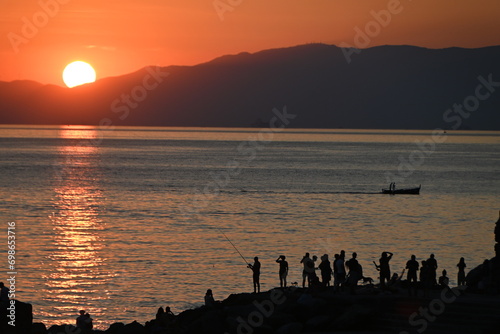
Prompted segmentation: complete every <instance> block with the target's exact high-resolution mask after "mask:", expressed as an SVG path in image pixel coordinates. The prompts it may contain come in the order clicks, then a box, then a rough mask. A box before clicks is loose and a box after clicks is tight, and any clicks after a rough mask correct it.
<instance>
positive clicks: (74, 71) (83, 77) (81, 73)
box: [62, 61, 96, 88]
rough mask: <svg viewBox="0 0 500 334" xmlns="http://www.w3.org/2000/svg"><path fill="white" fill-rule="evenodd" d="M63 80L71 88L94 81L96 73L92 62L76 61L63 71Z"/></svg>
mask: <svg viewBox="0 0 500 334" xmlns="http://www.w3.org/2000/svg"><path fill="white" fill-rule="evenodd" d="M62 76H63V80H64V83H65V84H66V86H68V87H69V88H71V87H75V86H79V85H83V84H86V83H90V82H94V81H95V78H96V75H95V71H94V69H93V68H92V66H90V64H88V63H86V62H84V61H74V62H72V63H71V64H68V65H67V66H66V67H65V68H64V71H63V75H62Z"/></svg>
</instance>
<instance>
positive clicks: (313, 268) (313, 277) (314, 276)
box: [309, 255, 318, 282]
mask: <svg viewBox="0 0 500 334" xmlns="http://www.w3.org/2000/svg"><path fill="white" fill-rule="evenodd" d="M316 261H318V257H317V256H316V255H313V257H312V270H311V271H310V272H309V276H310V277H309V279H310V280H311V282H312V281H313V280H314V279H315V278H316V277H318V275H316V269H318V267H316Z"/></svg>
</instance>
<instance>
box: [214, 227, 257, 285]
mask: <svg viewBox="0 0 500 334" xmlns="http://www.w3.org/2000/svg"><path fill="white" fill-rule="evenodd" d="M218 230H219V232H220V233H221V234H222V235H223V236H224V237H225V238H226V240H227V241H229V243H230V244H231V246H233V248H234V250H236V251H237V252H238V254H239V255H240V257H241V258H242V259H243V261H245V263H246V264H247V268H250V269H252V271H253V293H257V292H259V293H260V262H259V258H258V257H257V256H256V257H254V258H253V260H254V263H253V264H250V263H248V262H247V260H246V259H245V257H244V256H243V255H242V254H241V252H240V251H239V250H238V248H236V246H235V245H234V244H233V243H232V242H231V240H229V238H228V237H227V235H226V234H224V232H222V231H221V230H220V229H218Z"/></svg>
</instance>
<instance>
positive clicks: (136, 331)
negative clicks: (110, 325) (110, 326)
mask: <svg viewBox="0 0 500 334" xmlns="http://www.w3.org/2000/svg"><path fill="white" fill-rule="evenodd" d="M119 333H120V334H147V333H146V328H145V327H144V326H143V325H141V324H140V323H138V322H137V321H135V320H134V321H133V322H131V323H130V324H127V325H125V327H123V329H122V330H121V331H120V332H119Z"/></svg>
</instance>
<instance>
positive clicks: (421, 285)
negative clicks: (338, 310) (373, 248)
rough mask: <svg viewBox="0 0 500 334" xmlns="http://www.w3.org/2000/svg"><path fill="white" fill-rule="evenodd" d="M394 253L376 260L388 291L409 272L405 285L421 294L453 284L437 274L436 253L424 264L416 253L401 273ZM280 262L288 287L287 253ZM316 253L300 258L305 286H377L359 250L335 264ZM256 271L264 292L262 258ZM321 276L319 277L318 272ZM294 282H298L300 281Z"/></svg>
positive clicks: (461, 267) (461, 265)
mask: <svg viewBox="0 0 500 334" xmlns="http://www.w3.org/2000/svg"><path fill="white" fill-rule="evenodd" d="M393 255H394V254H393V253H391V252H382V254H381V256H380V259H379V261H378V263H376V262H375V261H373V263H374V265H375V268H376V269H377V270H378V271H379V279H380V284H379V287H380V288H381V289H384V290H391V289H395V288H397V287H399V286H401V281H402V279H403V277H404V273H405V271H407V280H406V281H404V285H405V286H406V287H407V288H408V291H409V294H410V296H411V295H415V296H416V295H417V289H421V290H423V295H424V296H427V295H428V293H429V290H431V289H432V288H434V287H436V286H440V287H444V288H447V287H448V286H449V278H448V276H447V271H446V270H443V271H442V272H441V276H440V277H439V278H438V277H437V268H438V263H437V260H436V258H435V256H434V254H431V255H430V256H429V258H428V259H427V260H423V261H421V262H420V263H419V262H418V261H417V260H416V256H415V255H412V256H411V258H410V260H408V262H407V263H406V267H405V269H404V270H403V272H402V273H401V275H398V274H396V273H394V274H392V275H391V268H390V264H389V263H390V261H391V259H392V257H393ZM276 263H278V264H279V272H278V276H279V280H280V287H281V288H286V287H287V276H288V270H289V267H288V262H287V261H286V256H285V255H280V256H279V257H278V259H277V260H276ZM317 263H318V257H317V256H316V255H313V256H312V257H311V255H310V254H309V253H305V255H304V256H303V257H302V259H301V260H300V264H301V265H302V266H303V270H302V287H303V288H305V287H306V286H307V287H312V288H319V287H329V286H331V285H332V279H333V288H334V291H342V290H344V289H346V288H347V289H349V291H350V292H351V293H352V294H354V293H355V292H356V288H357V286H358V284H359V282H360V281H362V282H363V283H367V284H371V285H373V283H374V280H373V279H372V278H371V277H366V276H364V274H363V267H362V266H361V264H360V263H359V262H358V259H357V253H356V252H354V253H352V257H351V258H350V259H348V260H346V254H345V251H344V250H341V251H340V253H339V254H335V255H334V260H333V263H331V262H330V260H329V257H328V254H324V255H323V256H321V258H320V259H319V264H317ZM466 267H467V266H466V264H465V260H464V258H463V257H462V258H460V261H459V262H458V264H457V268H458V276H457V278H458V279H457V282H458V285H459V286H460V285H465V283H466V282H465V268H466ZM248 268H250V269H251V270H252V272H253V287H254V293H257V292H260V268H261V263H260V261H259V258H258V257H255V258H254V263H253V264H248ZM318 271H319V273H320V275H319V276H318V274H317V272H318ZM294 285H298V284H297V283H296V282H295V283H294Z"/></svg>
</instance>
